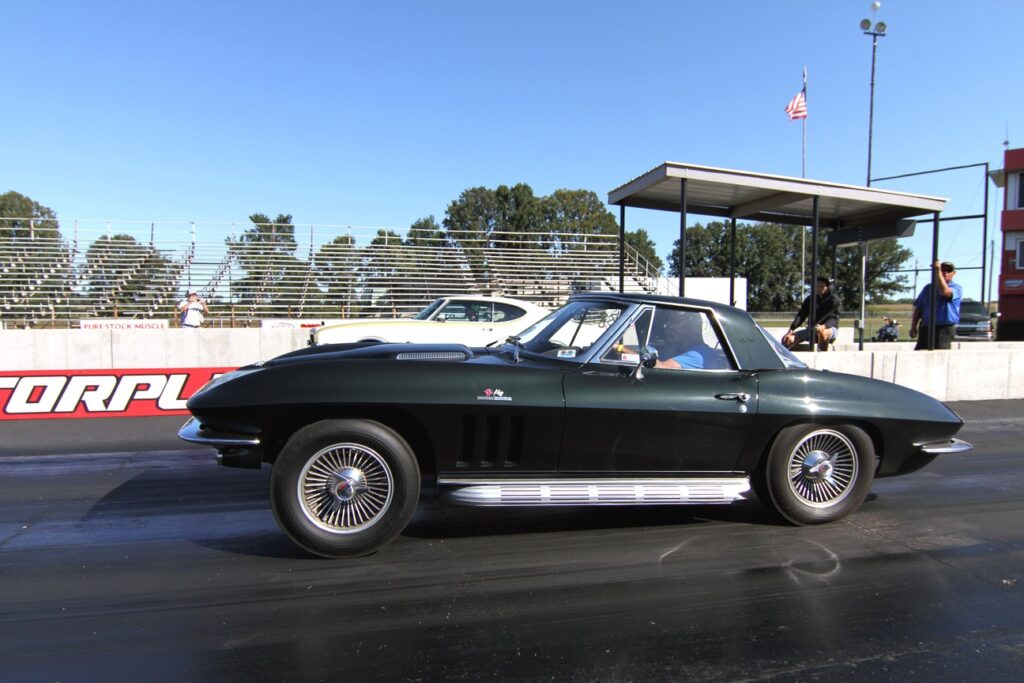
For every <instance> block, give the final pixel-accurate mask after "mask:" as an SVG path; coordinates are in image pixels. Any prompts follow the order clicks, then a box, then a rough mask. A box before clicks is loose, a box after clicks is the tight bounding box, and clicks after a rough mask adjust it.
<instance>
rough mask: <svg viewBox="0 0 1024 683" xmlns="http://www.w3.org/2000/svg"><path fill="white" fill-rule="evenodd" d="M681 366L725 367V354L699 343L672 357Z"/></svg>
mask: <svg viewBox="0 0 1024 683" xmlns="http://www.w3.org/2000/svg"><path fill="white" fill-rule="evenodd" d="M672 360H674V361H675V362H677V363H679V367H682V368H694V369H697V370H701V369H707V370H714V369H718V368H724V367H725V355H724V354H723V353H722V352H721V351H716V350H715V349H713V348H711V347H710V346H708V345H707V344H704V343H701V344H698V345H697V346H694V347H693V348H690V349H687V350H686V351H684V352H683V353H681V354H679V355H678V356H675V357H673V358H672Z"/></svg>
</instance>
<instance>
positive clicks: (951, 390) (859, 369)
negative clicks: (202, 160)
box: [0, 328, 1024, 401]
mask: <svg viewBox="0 0 1024 683" xmlns="http://www.w3.org/2000/svg"><path fill="white" fill-rule="evenodd" d="M769 331H770V332H772V333H773V334H775V333H776V332H777V333H778V334H777V335H776V336H781V334H782V332H784V331H785V330H784V329H778V330H776V329H772V330H769ZM840 332H842V330H840ZM308 337H309V331H308V330H302V329H298V330H296V329H285V328H247V329H202V330H182V329H167V330H3V331H0V371H24V370H102V369H132V368H202V367H232V366H241V365H246V364H248V363H252V362H255V361H258V360H268V359H270V358H273V357H274V356H278V355H280V354H282V353H285V352H287V351H292V350H294V349H298V348H302V347H304V346H305V345H306V340H307V339H308ZM840 339H841V343H837V344H836V345H835V346H836V350H835V351H829V352H820V353H800V354H797V355H798V356H800V357H801V358H802V359H803V360H804V361H805V362H806V363H807V364H808V365H810V366H811V367H816V368H819V369H823V370H830V371H833V372H846V373H849V374H854V375H861V376H864V377H874V378H876V379H881V380H884V381H886V382H895V383H896V384H902V385H904V386H908V387H911V388H913V389H917V390H918V391H922V392H924V393H926V394H929V395H930V396H934V397H935V398H937V399H939V400H943V401H970V400H981V399H1011V398H1024V343H1013V342H963V343H954V345H953V346H954V347H955V348H954V350H951V351H931V352H924V351H917V352H915V351H913V348H914V345H913V343H911V342H898V343H891V344H881V343H868V344H865V345H864V349H865V350H864V351H857V350H856V348H857V347H856V345H854V344H849V343H842V338H840Z"/></svg>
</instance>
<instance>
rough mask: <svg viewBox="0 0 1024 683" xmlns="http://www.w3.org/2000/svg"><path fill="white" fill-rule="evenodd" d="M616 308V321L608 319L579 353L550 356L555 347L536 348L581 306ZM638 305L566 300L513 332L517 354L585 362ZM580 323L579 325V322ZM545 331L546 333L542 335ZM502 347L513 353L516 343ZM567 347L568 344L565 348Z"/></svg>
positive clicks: (590, 300) (577, 311) (546, 341)
mask: <svg viewBox="0 0 1024 683" xmlns="http://www.w3.org/2000/svg"><path fill="white" fill-rule="evenodd" d="M595 308H600V309H611V308H616V309H619V311H620V312H619V315H618V316H617V317H616V318H615V320H613V321H611V322H610V323H609V324H608V326H607V327H605V328H604V330H603V331H602V332H601V333H600V334H599V335H598V336H597V338H596V339H594V341H593V342H592V343H591V344H590V345H589V346H588V347H587V348H586V350H585V351H583V352H582V353H580V354H578V355H575V356H571V357H570V356H559V355H557V354H555V355H550V354H551V351H553V350H555V349H556V348H558V347H555V346H550V347H548V348H545V349H544V350H542V351H541V350H538V349H537V347H538V346H540V345H543V344H546V343H548V342H549V340H550V338H551V337H552V336H553V335H554V334H555V333H556V332H558V331H560V330H561V329H562V328H563V327H564V326H565V324H566V323H568V322H569V321H570V320H571V319H572V318H573V317H574V316H576V315H577V314H578V313H579V311H580V310H581V309H595ZM637 308H638V305H637V304H635V303H627V302H620V301H606V300H593V299H584V300H579V301H569V302H568V303H566V304H565V305H564V306H562V307H561V308H559V309H557V310H555V311H553V312H551V313H550V314H548V315H546V316H544V317H543V318H541V319H540V320H538V321H537V322H535V323H534V324H532V325H530V326H529V327H527V328H526V329H525V330H523V331H522V332H520V333H519V334H518V335H516V337H515V338H516V340H517V342H518V344H519V349H518V351H519V354H520V355H522V356H528V357H530V358H539V359H544V360H551V361H559V362H566V363H572V364H574V365H584V364H586V363H588V362H590V361H591V359H592V358H594V356H595V354H596V353H598V352H599V351H600V350H601V349H602V348H604V347H605V346H607V341H608V339H609V338H610V337H609V335H610V334H612V335H614V334H617V333H618V330H619V329H620V328H622V327H623V326H624V325H626V324H627V322H628V321H629V320H630V319H631V318H632V315H633V313H634V312H635V311H636V309H637ZM581 326H582V324H581ZM545 332H546V334H545ZM532 342H536V344H535V346H534V347H533V348H531V346H530V345H531V343H532ZM501 348H502V350H503V351H505V352H508V353H510V354H513V355H514V354H515V345H514V344H512V343H510V342H508V341H506V342H504V343H503V344H502V346H501ZM566 348H570V347H566Z"/></svg>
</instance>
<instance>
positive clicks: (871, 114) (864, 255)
mask: <svg viewBox="0 0 1024 683" xmlns="http://www.w3.org/2000/svg"><path fill="white" fill-rule="evenodd" d="M881 6H882V3H881V2H879V1H878V0H875V2H873V3H871V17H872V19H873V18H874V16H875V12H877V11H878V10H879V8H880V7H881ZM886 28H887V27H886V25H885V22H884V21H879V22H877V23H875V25H874V27H872V26H871V19H861V21H860V29H861V30H862V31H864V35H866V36H871V97H870V99H869V104H868V183H867V184H868V187H871V138H872V136H873V134H874V127H875V55H876V54H877V53H878V39H879V38H880V37H882V36H884V35H885V29H886ZM867 269H868V243H867V242H861V243H860V320H859V321H858V325H859V326H860V329H859V330H858V339H857V348H858V349H860V350H861V351H863V350H864V325H865V320H864V318H865V316H866V314H867V308H866V300H867V287H868V278H867Z"/></svg>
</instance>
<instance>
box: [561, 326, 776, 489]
mask: <svg viewBox="0 0 1024 683" xmlns="http://www.w3.org/2000/svg"><path fill="white" fill-rule="evenodd" d="M681 312H686V313H687V314H692V315H699V316H700V320H701V321H702V323H703V335H704V342H705V343H702V346H701V348H709V349H711V352H702V353H703V356H704V357H705V358H704V359H703V360H704V365H705V366H707V367H705V368H690V367H686V366H685V363H686V359H687V358H690V357H691V356H692V357H697V356H700V355H701V354H694V352H692V351H690V352H687V351H686V349H683V348H672V344H673V343H674V342H673V340H671V339H659V338H658V328H659V327H660V325H659V319H665V318H668V317H671V315H675V314H676V313H681ZM670 314H671V315H670ZM652 318H653V321H652ZM645 340H646V341H647V342H648V343H652V342H653V346H654V347H656V348H657V347H658V346H659V345H660V346H661V348H660V349H659V355H660V356H661V359H662V365H664V367H653V368H650V369H647V368H642V369H641V372H640V373H636V371H635V370H636V366H637V364H638V363H639V360H640V355H639V351H640V349H641V348H643V346H644V343H643V342H644V341H645ZM637 347H639V348H637ZM669 354H672V355H671V356H670V355H669ZM672 358H680V359H683V363H684V365H683V366H682V367H670V366H671V365H672V363H670V362H669V361H670V359H672ZM563 389H564V393H565V405H566V413H565V426H564V430H563V437H562V448H561V453H560V457H559V470H560V471H562V472H567V473H583V472H595V473H600V472H607V471H615V472H623V473H628V472H635V473H655V472H664V473H667V474H672V473H679V472H702V471H714V472H727V471H731V470H732V469H733V467H734V465H735V462H736V459H737V457H738V455H739V453H740V451H741V449H742V447H743V444H744V442H745V440H746V438H747V435H748V433H749V432H750V429H751V426H752V424H753V420H754V417H755V415H756V413H757V377H756V375H754V374H753V373H750V372H747V371H744V370H742V369H739V368H737V367H736V362H735V358H734V356H733V355H732V353H731V351H730V350H729V348H728V345H727V344H726V343H725V339H724V337H723V336H722V333H721V328H720V326H719V325H718V324H717V321H715V320H714V317H713V315H712V314H711V312H710V311H709V310H701V309H695V308H683V307H662V306H658V307H657V308H654V307H651V308H648V309H647V310H646V311H641V312H639V313H638V314H637V315H636V316H635V318H634V323H633V324H632V325H631V326H630V328H628V331H627V332H625V333H624V334H623V335H622V336H620V338H619V339H618V340H616V341H615V342H614V343H613V344H612V345H611V346H610V347H609V348H608V349H606V350H602V351H601V352H600V353H598V354H597V355H596V356H595V357H594V359H593V360H591V361H590V362H589V363H587V364H586V365H584V366H583V367H582V368H581V369H580V371H578V372H574V373H569V374H567V375H566V376H565V378H564V381H563Z"/></svg>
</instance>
